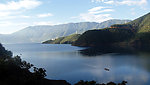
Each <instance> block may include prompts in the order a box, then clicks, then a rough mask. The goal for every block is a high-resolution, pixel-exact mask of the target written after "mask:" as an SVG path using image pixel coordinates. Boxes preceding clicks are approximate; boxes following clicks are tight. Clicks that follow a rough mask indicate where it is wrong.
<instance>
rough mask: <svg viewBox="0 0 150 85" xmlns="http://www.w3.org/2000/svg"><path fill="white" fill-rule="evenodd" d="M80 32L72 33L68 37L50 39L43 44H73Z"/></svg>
mask: <svg viewBox="0 0 150 85" xmlns="http://www.w3.org/2000/svg"><path fill="white" fill-rule="evenodd" d="M79 36H80V34H72V35H69V36H66V37H60V38H57V39H55V40H48V41H45V42H43V44H72V43H73V42H75V41H76V40H77V39H78V38H79Z"/></svg>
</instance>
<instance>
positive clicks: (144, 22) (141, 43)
mask: <svg viewBox="0 0 150 85" xmlns="http://www.w3.org/2000/svg"><path fill="white" fill-rule="evenodd" d="M149 43H150V13H148V14H146V15H144V16H141V17H139V18H137V19H135V20H133V21H131V22H128V23H125V24H114V25H111V26H110V27H108V28H103V29H96V30H88V31H86V32H84V33H83V34H82V35H81V36H80V37H79V38H78V39H77V41H75V43H73V45H76V46H104V45H105V46H108V45H111V46H112V45H113V46H114V45H121V44H122V45H130V46H135V47H146V46H150V44H149Z"/></svg>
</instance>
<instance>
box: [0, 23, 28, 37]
mask: <svg viewBox="0 0 150 85" xmlns="http://www.w3.org/2000/svg"><path fill="white" fill-rule="evenodd" d="M29 25H30V23H24V22H17V23H16V22H12V21H2V22H0V30H1V31H0V33H2V34H10V33H13V32H16V31H18V30H21V29H23V28H24V27H26V26H29Z"/></svg>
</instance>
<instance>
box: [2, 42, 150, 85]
mask: <svg viewBox="0 0 150 85" xmlns="http://www.w3.org/2000/svg"><path fill="white" fill-rule="evenodd" d="M4 46H5V47H6V48H7V49H10V50H12V51H13V52H14V55H17V54H18V55H19V54H22V58H23V59H24V60H27V61H29V62H31V63H33V64H34V65H36V66H38V67H44V68H45V69H46V70H47V75H48V76H47V78H49V79H51V78H52V79H65V80H67V81H68V82H70V83H72V84H73V83H76V82H77V81H79V80H96V81H97V82H104V83H106V82H109V81H114V82H121V81H122V80H126V81H128V85H150V62H149V60H150V54H149V52H144V51H142V52H141V51H135V50H133V49H123V48H109V49H104V48H96V49H95V48H89V49H84V48H79V47H73V46H70V45H45V44H7V45H4ZM83 49H84V50H83ZM78 50H80V51H78ZM89 56H90V57H89ZM106 67H107V68H109V69H110V71H105V70H104V68H106Z"/></svg>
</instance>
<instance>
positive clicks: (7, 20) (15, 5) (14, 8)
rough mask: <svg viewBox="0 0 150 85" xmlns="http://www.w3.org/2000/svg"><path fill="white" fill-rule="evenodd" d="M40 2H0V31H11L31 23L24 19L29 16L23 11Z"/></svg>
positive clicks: (31, 0)
mask: <svg viewBox="0 0 150 85" xmlns="http://www.w3.org/2000/svg"><path fill="white" fill-rule="evenodd" d="M41 4H42V2H41V1H40V0H6V3H0V21H1V22H0V30H1V31H0V33H4V34H5V33H12V32H15V31H17V30H20V29H22V28H24V27H26V26H29V25H31V23H29V22H27V23H26V20H24V19H27V18H31V16H27V15H26V14H25V12H26V11H28V10H30V9H34V8H36V7H38V6H40V5H41Z"/></svg>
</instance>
